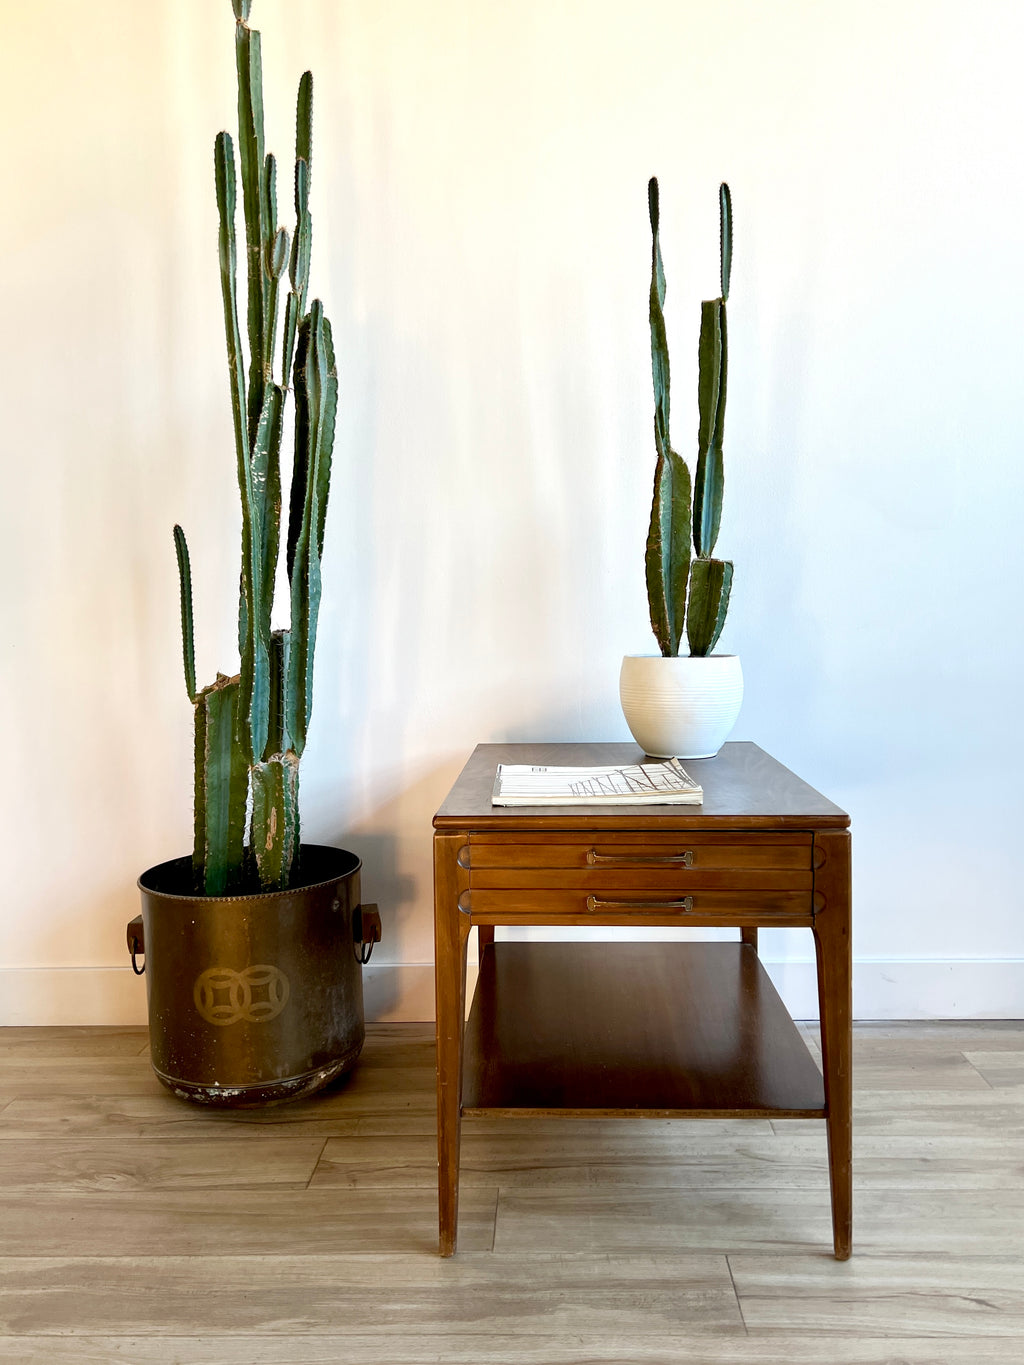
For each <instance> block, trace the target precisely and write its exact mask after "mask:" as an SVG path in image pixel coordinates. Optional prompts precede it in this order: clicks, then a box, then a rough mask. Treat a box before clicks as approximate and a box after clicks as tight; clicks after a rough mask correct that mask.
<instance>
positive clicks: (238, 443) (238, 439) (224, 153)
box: [214, 133, 247, 467]
mask: <svg viewBox="0 0 1024 1365" xmlns="http://www.w3.org/2000/svg"><path fill="white" fill-rule="evenodd" d="M214 170H215V173H216V186H217V212H218V217H219V220H220V237H219V249H220V289H221V299H222V301H223V304H224V334H225V338H226V340H227V348H228V371H229V374H230V377H231V416H232V421H233V425H234V432H235V458H236V460H237V462H238V464H239V467H240V466H241V464H242V462H243V461H244V460H245V458H246V452H247V447H246V427H245V397H244V395H245V363H244V361H243V358H242V335H241V331H240V330H239V326H238V301H237V297H236V275H237V269H238V259H237V257H238V253H237V248H236V245H235V153H234V147H233V146H232V143H231V134H230V133H218V134H217V140H216V142H215V143H214Z"/></svg>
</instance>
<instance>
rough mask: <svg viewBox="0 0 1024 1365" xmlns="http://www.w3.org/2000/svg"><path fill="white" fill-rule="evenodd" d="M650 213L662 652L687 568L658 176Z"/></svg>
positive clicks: (654, 524) (654, 541)
mask: <svg viewBox="0 0 1024 1365" xmlns="http://www.w3.org/2000/svg"><path fill="white" fill-rule="evenodd" d="M647 203H648V209H649V212H650V218H651V239H652V241H651V292H650V324H651V369H652V373H653V378H654V444H655V447H656V448H657V452H658V459H657V463H656V465H655V469H654V498H653V501H652V504H651V524H650V529H649V531H648V534H647V556H646V568H647V599H648V603H649V605H650V611H651V628H652V630H653V631H654V636H655V639H656V640H657V641H658V647H659V648H660V649H661V652H662V654H665V655H676V654H678V653H679V642H680V639H681V638H682V633H683V622H684V617H685V610H686V581H687V577H688V576H689V571H690V499H691V489H690V471H689V469H688V468H687V466H686V462H685V461H684V460H683V459H682V458H681V457H680V456H679V455H677V454H676V452H675V451H674V450H673V449H672V443H671V438H670V435H669V410H670V389H671V384H670V372H669V357H668V339H667V337H666V333H665V314H664V305H665V271H664V267H663V265H662V259H661V244H660V241H659V236H658V225H659V217H660V214H659V204H658V182H657V180H656V179H655V178H654V177H652V178H651V180H650V182H649V184H648V186H647Z"/></svg>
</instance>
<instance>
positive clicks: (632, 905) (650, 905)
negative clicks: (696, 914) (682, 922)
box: [587, 896, 693, 914]
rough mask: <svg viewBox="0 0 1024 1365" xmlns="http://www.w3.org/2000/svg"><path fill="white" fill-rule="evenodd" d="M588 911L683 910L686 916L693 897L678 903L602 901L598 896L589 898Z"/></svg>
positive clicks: (685, 898) (691, 907) (691, 905)
mask: <svg viewBox="0 0 1024 1365" xmlns="http://www.w3.org/2000/svg"><path fill="white" fill-rule="evenodd" d="M587 909H588V910H590V911H591V912H593V911H595V910H682V911H683V912H684V913H685V914H689V912H690V911H691V910H692V909H693V897H692V896H684V897H683V898H682V900H678V901H601V900H598V898H597V897H596V896H588V897H587Z"/></svg>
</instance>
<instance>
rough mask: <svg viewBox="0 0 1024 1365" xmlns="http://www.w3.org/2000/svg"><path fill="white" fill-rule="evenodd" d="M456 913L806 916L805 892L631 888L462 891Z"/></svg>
mask: <svg viewBox="0 0 1024 1365" xmlns="http://www.w3.org/2000/svg"><path fill="white" fill-rule="evenodd" d="M459 908H460V909H461V910H463V911H464V912H467V913H469V914H471V915H472V916H473V919H474V920H482V921H484V922H487V921H489V920H491V919H496V920H498V921H500V922H503V923H508V924H514V923H530V922H533V923H537V924H554V923H558V922H560V921H561V922H569V923H588V922H590V923H608V922H619V921H621V922H625V923H632V922H636V921H651V922H654V923H664V922H665V921H666V920H668V921H674V920H676V919H678V920H679V922H680V923H686V922H687V921H693V922H699V923H703V924H708V923H715V922H721V923H724V924H738V923H742V922H751V923H753V922H755V921H761V922H763V921H764V920H765V919H772V920H774V919H779V920H792V921H800V922H805V921H808V920H809V919H810V916H811V892H810V890H809V889H808V890H806V891H794V890H788V891H755V892H749V891H733V890H729V891H720V890H714V891H704V890H696V891H693V892H684V891H682V890H680V891H677V892H676V893H675V894H671V893H668V892H651V893H649V894H644V893H642V892H638V891H636V890H635V889H631V890H630V891H622V892H618V893H616V892H611V893H608V892H603V893H600V894H598V893H595V892H592V891H591V892H588V891H581V890H559V891H554V890H533V891H530V890H523V891H515V890H501V891H495V890H481V891H478V890H475V889H471V890H469V891H464V892H463V893H462V896H461V898H460V900H459Z"/></svg>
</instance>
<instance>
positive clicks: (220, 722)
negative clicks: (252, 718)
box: [192, 673, 249, 896]
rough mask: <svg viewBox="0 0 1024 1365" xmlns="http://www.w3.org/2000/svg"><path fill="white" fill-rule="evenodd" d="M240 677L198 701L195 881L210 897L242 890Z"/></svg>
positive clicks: (245, 773) (214, 686)
mask: <svg viewBox="0 0 1024 1365" xmlns="http://www.w3.org/2000/svg"><path fill="white" fill-rule="evenodd" d="M237 726H238V676H237V674H236V676H235V677H233V678H226V677H224V675H223V674H222V673H221V674H218V675H217V681H216V682H215V683H211V685H210V686H209V687H204V688H203V690H202V691H201V692H200V693H199V694H198V696H197V697H196V699H195V849H194V851H193V856H192V861H193V870H194V872H195V875H196V879H197V882H198V883H199V885H200V886H201V887H202V890H203V891H204V892H205V894H206V895H208V896H223V895H224V894H225V892H227V891H232V890H234V889H236V888H237V887H238V885H239V882H240V879H241V875H242V867H243V859H244V842H245V807H246V798H247V794H248V787H249V765H248V762H247V761H246V755H245V752H244V751H243V750H242V749H241V747H240V746H239V745H238V744H237V743H236V742H235V736H236V730H237Z"/></svg>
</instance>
